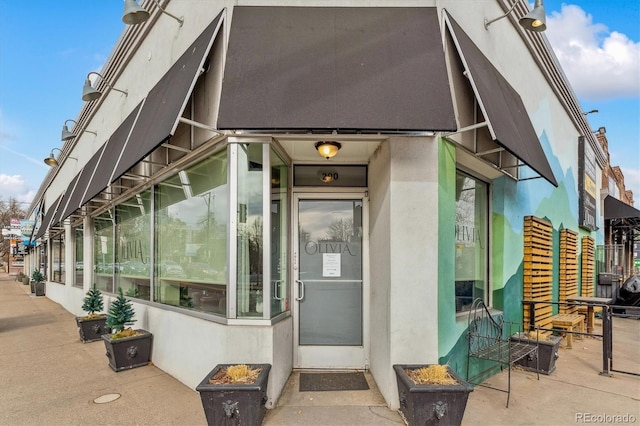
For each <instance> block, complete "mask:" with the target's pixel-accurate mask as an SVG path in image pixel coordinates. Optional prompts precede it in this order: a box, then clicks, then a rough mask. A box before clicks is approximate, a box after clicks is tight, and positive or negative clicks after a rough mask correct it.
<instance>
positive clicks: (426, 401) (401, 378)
mask: <svg viewBox="0 0 640 426" xmlns="http://www.w3.org/2000/svg"><path fill="white" fill-rule="evenodd" d="M427 366H428V364H420V365H394V366H393V369H394V370H395V372H396V379H397V381H398V395H399V397H400V413H401V414H402V415H403V416H404V419H405V421H406V422H407V423H408V424H409V426H413V425H460V424H461V423H462V417H463V416H464V410H465V409H466V408H467V399H468V398H469V393H471V392H472V391H473V386H472V385H471V384H470V383H468V382H466V381H465V380H463V379H462V378H461V377H460V376H458V374H456V372H455V371H453V370H451V368H448V367H447V368H448V370H449V373H450V374H451V376H452V377H453V378H454V379H456V380H457V381H458V384H456V385H416V384H415V383H414V382H413V380H411V379H410V378H409V376H407V374H406V372H405V369H408V370H414V369H418V368H422V367H427Z"/></svg>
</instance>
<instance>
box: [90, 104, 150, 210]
mask: <svg viewBox="0 0 640 426" xmlns="http://www.w3.org/2000/svg"><path fill="white" fill-rule="evenodd" d="M141 106H142V102H140V103H139V104H138V106H137V107H135V109H134V110H133V111H131V113H130V114H129V116H128V117H127V118H125V120H124V121H123V122H122V123H121V124H120V126H118V128H117V129H116V131H115V132H113V134H112V135H111V137H110V138H109V140H108V141H107V142H106V144H105V146H104V149H103V150H102V155H101V156H100V157H99V159H98V164H97V165H96V167H95V170H94V171H93V174H92V175H91V179H90V180H89V186H88V187H87V190H86V192H85V193H84V195H83V197H82V201H81V202H80V205H81V206H83V205H85V204H86V203H87V202H88V201H89V200H91V199H92V198H93V197H95V196H96V195H98V194H99V193H101V192H102V191H104V190H105V189H106V188H107V187H108V186H109V184H110V183H111V181H110V180H109V177H110V176H111V174H112V173H113V170H114V169H115V167H116V164H118V159H119V158H120V155H121V154H122V150H123V149H124V145H125V143H126V142H127V139H128V137H129V133H130V132H131V128H132V127H133V124H134V123H135V121H136V117H137V116H138V113H139V112H140V107H141ZM100 152H101V151H98V152H97V153H96V154H94V157H95V156H96V155H98V153H100Z"/></svg>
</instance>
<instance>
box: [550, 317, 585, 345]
mask: <svg viewBox="0 0 640 426" xmlns="http://www.w3.org/2000/svg"><path fill="white" fill-rule="evenodd" d="M551 324H552V326H553V328H554V329H560V330H566V331H567V332H568V333H566V335H567V349H571V347H572V345H571V344H572V343H573V332H574V331H579V332H580V333H584V315H580V314H558V315H554V316H552V317H551ZM580 338H582V336H581V335H580Z"/></svg>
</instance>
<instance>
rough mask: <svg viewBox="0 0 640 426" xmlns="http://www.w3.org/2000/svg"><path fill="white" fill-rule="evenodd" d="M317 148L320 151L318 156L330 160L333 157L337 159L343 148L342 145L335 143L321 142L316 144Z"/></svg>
mask: <svg viewBox="0 0 640 426" xmlns="http://www.w3.org/2000/svg"><path fill="white" fill-rule="evenodd" d="M315 147H316V149H317V150H318V154H320V155H322V156H323V157H324V158H326V159H327V160H328V159H329V158H331V157H335V155H336V154H337V153H338V151H340V148H342V145H340V143H339V142H335V141H320V142H316V144H315Z"/></svg>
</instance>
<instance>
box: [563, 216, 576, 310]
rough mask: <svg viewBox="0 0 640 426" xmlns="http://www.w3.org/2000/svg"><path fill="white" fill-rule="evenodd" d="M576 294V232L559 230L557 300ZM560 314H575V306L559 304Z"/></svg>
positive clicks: (565, 299) (564, 300) (564, 299)
mask: <svg viewBox="0 0 640 426" xmlns="http://www.w3.org/2000/svg"><path fill="white" fill-rule="evenodd" d="M577 295H578V233H577V232H576V231H572V230H571V229H567V228H565V229H562V230H560V277H559V293H558V301H559V302H566V301H567V298H569V297H575V296H577ZM558 312H559V313H561V314H577V313H578V307H577V306H567V305H560V307H559V309H558Z"/></svg>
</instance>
